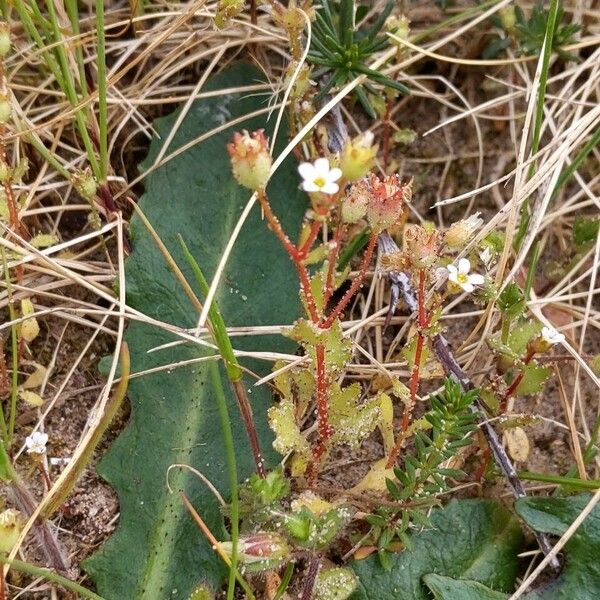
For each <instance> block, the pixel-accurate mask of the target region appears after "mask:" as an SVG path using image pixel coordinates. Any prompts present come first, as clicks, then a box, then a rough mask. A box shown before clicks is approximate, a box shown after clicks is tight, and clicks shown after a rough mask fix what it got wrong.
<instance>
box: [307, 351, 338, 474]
mask: <svg viewBox="0 0 600 600" xmlns="http://www.w3.org/2000/svg"><path fill="white" fill-rule="evenodd" d="M315 350H316V363H317V365H316V380H317V381H316V383H317V434H318V440H317V444H316V446H315V447H314V449H313V462H312V465H311V466H310V468H309V471H308V478H309V481H310V482H311V483H312V482H314V478H315V476H316V474H317V471H318V464H319V461H320V460H321V458H322V457H323V454H324V453H325V450H326V448H327V440H329V438H330V437H331V434H332V433H333V430H332V428H331V425H330V424H329V404H328V399H327V372H326V370H325V346H324V345H323V344H317V346H316V349H315Z"/></svg>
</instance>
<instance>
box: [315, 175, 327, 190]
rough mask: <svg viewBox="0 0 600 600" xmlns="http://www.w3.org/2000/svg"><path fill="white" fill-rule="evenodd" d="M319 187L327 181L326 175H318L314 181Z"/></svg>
mask: <svg viewBox="0 0 600 600" xmlns="http://www.w3.org/2000/svg"><path fill="white" fill-rule="evenodd" d="M313 183H314V184H315V185H316V186H317V187H320V188H322V187H323V186H324V185H325V184H326V183H327V182H326V181H325V178H324V177H317V178H315V180H314V182H313Z"/></svg>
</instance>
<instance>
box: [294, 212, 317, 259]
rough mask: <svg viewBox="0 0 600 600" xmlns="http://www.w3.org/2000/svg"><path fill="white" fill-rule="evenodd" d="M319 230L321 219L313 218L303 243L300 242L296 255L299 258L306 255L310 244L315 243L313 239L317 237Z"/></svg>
mask: <svg viewBox="0 0 600 600" xmlns="http://www.w3.org/2000/svg"><path fill="white" fill-rule="evenodd" d="M320 230H321V221H319V220H314V221H313V222H312V224H311V226H310V233H309V234H308V237H307V238H306V241H305V242H304V244H302V247H301V248H300V249H299V250H298V257H299V258H300V259H301V260H304V259H305V258H306V257H307V255H308V253H309V252H310V249H311V248H312V245H313V244H314V243H315V240H316V239H317V236H318V235H319V231H320Z"/></svg>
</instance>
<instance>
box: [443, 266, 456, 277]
mask: <svg viewBox="0 0 600 600" xmlns="http://www.w3.org/2000/svg"><path fill="white" fill-rule="evenodd" d="M441 268H442V269H443V268H444V267H441ZM446 271H448V273H452V274H453V275H456V274H457V273H458V269H457V268H456V266H455V265H448V266H447V267H446Z"/></svg>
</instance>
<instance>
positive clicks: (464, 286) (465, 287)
mask: <svg viewBox="0 0 600 600" xmlns="http://www.w3.org/2000/svg"><path fill="white" fill-rule="evenodd" d="M460 287H461V288H462V289H463V290H465V292H468V293H469V294H470V293H471V292H472V291H473V290H474V289H475V286H474V285H473V284H472V283H471V282H470V281H465V282H464V283H461V284H460Z"/></svg>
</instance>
